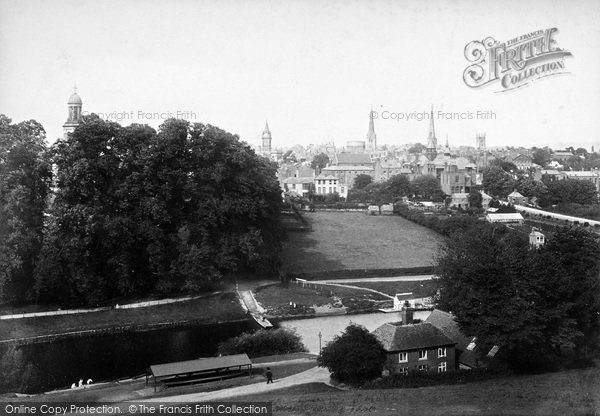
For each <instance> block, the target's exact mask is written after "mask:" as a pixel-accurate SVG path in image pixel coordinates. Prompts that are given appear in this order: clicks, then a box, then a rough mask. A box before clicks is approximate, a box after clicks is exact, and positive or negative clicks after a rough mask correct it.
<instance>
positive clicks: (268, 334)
mask: <svg viewBox="0 0 600 416" xmlns="http://www.w3.org/2000/svg"><path fill="white" fill-rule="evenodd" d="M305 351H307V349H306V347H305V346H304V344H302V341H301V339H300V335H298V334H296V333H295V332H294V331H292V330H290V329H286V328H279V329H259V330H258V331H255V332H252V333H244V334H242V335H239V336H237V337H234V338H230V339H228V340H227V341H224V342H222V343H220V344H219V354H223V355H232V354H242V353H246V354H248V356H249V357H251V358H254V357H264V356H267V355H276V354H291V353H294V352H305Z"/></svg>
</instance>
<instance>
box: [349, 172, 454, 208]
mask: <svg viewBox="0 0 600 416" xmlns="http://www.w3.org/2000/svg"><path fill="white" fill-rule="evenodd" d="M409 195H410V196H413V197H415V198H417V199H422V200H433V201H443V200H444V196H445V195H444V193H443V192H442V189H441V187H440V182H439V181H438V180H437V178H436V177H435V176H431V175H423V176H417V177H416V178H414V179H413V180H412V181H411V180H409V178H408V176H406V175H402V174H400V175H394V176H392V177H390V178H389V179H388V180H387V181H383V182H373V178H372V177H371V176H369V175H364V174H362V175H358V176H357V177H356V178H355V180H354V186H353V187H352V189H351V190H350V192H349V193H348V201H357V202H374V203H377V204H383V203H391V202H395V201H397V200H398V199H400V198H402V197H405V196H409Z"/></svg>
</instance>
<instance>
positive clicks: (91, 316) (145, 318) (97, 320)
mask: <svg viewBox="0 0 600 416" xmlns="http://www.w3.org/2000/svg"><path fill="white" fill-rule="evenodd" d="M244 318H245V313H244V310H243V309H242V307H241V305H240V303H239V301H238V299H237V296H236V294H235V293H233V292H226V293H223V294H219V295H215V296H211V297H207V298H201V299H194V300H189V301H185V302H178V303H172V304H166V305H160V306H152V307H146V308H135V309H113V310H110V311H101V312H90V313H84V314H77V315H60V316H47V317H37V318H25V319H10V320H3V321H2V324H1V325H0V341H3V340H9V339H17V338H26V337H32V336H39V335H52V334H62V333H67V332H76V331H84V330H95V329H108V328H117V327H135V326H142V327H143V326H147V325H161V324H165V325H168V324H174V323H178V322H189V321H193V322H195V323H197V324H198V325H201V324H211V323H215V322H217V321H221V322H222V321H227V320H236V319H244Z"/></svg>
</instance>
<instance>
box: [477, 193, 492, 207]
mask: <svg viewBox="0 0 600 416" xmlns="http://www.w3.org/2000/svg"><path fill="white" fill-rule="evenodd" d="M479 193H480V194H481V207H482V208H483V209H488V208H489V206H490V202H492V199H494V198H492V197H491V196H489V195H488V194H486V193H485V192H483V191H480V192H479Z"/></svg>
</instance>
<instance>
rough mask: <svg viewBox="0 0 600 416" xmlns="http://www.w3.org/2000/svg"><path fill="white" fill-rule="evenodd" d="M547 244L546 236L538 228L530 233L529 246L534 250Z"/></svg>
mask: <svg viewBox="0 0 600 416" xmlns="http://www.w3.org/2000/svg"><path fill="white" fill-rule="evenodd" d="M545 243H546V236H545V235H544V234H542V233H541V232H539V231H538V230H537V229H536V228H533V229H532V230H531V233H529V245H530V246H531V247H533V248H536V249H537V248H540V247H541V246H543V245H544V244H545Z"/></svg>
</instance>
